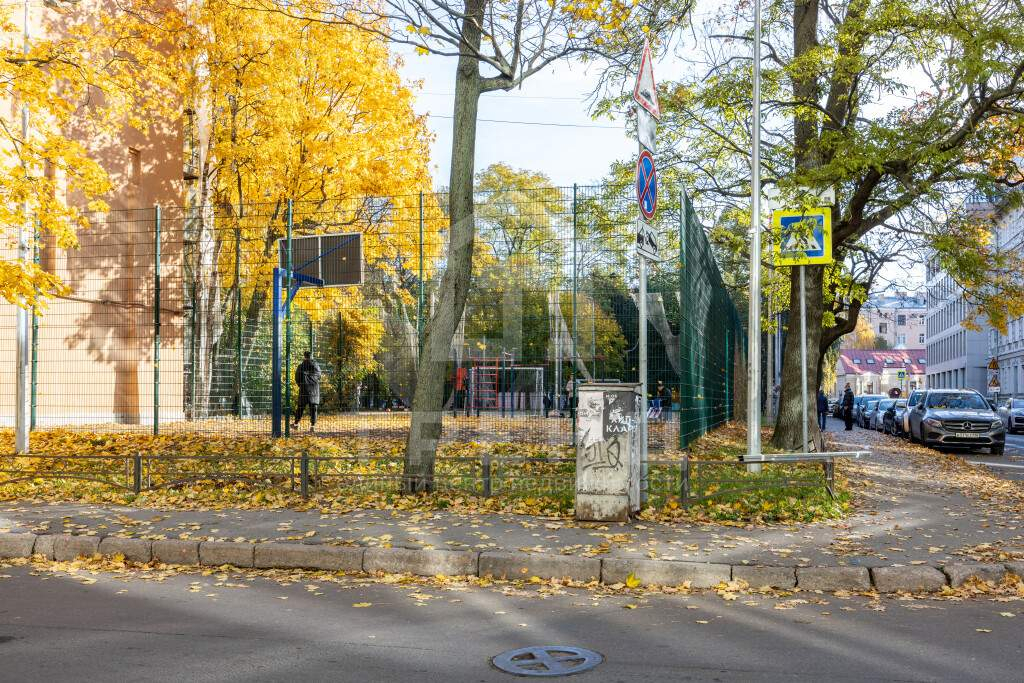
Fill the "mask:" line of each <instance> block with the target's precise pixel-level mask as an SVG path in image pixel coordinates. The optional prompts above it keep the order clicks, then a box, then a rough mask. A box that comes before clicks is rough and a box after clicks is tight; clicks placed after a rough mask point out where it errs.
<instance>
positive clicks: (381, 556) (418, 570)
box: [363, 548, 480, 576]
mask: <svg viewBox="0 0 1024 683" xmlns="http://www.w3.org/2000/svg"><path fill="white" fill-rule="evenodd" d="M479 560H480V553H477V552H466V551H463V550H412V549H409V548H367V549H366V554H365V555H363V571H365V572H368V573H370V574H372V573H374V572H386V573H388V574H416V575H418V576H435V575H437V574H443V575H446V576H477V575H478V571H479V566H480V564H479Z"/></svg>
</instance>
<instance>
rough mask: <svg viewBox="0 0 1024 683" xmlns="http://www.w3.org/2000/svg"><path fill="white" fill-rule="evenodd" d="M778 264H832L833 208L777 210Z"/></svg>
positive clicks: (776, 245)
mask: <svg viewBox="0 0 1024 683" xmlns="http://www.w3.org/2000/svg"><path fill="white" fill-rule="evenodd" d="M772 226H773V227H774V228H775V231H776V233H777V234H778V236H779V238H778V239H777V240H775V265H777V266H808V265H815V264H822V263H832V209H830V208H828V207H819V208H813V209H807V210H806V211H782V210H779V211H773V212H772Z"/></svg>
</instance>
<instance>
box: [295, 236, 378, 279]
mask: <svg viewBox="0 0 1024 683" xmlns="http://www.w3.org/2000/svg"><path fill="white" fill-rule="evenodd" d="M277 250H278V255H279V263H280V264H281V268H282V269H287V267H288V240H287V239H284V238H282V239H279V240H278V241H277ZM292 272H293V273H295V274H297V275H304V276H306V278H311V279H314V280H317V281H320V282H322V283H323V284H315V283H313V282H307V281H306V278H301V279H299V280H298V285H299V286H300V287H317V286H319V287H349V286H352V285H361V284H363V235H362V233H359V232H343V233H334V234H329V235H308V236H303V237H292Z"/></svg>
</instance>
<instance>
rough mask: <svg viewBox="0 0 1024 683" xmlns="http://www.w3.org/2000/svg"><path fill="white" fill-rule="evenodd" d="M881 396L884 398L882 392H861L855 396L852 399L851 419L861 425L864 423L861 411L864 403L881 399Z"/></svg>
mask: <svg viewBox="0 0 1024 683" xmlns="http://www.w3.org/2000/svg"><path fill="white" fill-rule="evenodd" d="M883 398H885V395H884V394H861V395H860V396H855V397H854V399H853V421H854V422H856V423H857V424H858V425H862V424H863V423H864V417H863V415H862V413H863V410H864V406H865V404H867V402H868V401H881V400H882V399H883Z"/></svg>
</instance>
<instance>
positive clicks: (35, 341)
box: [28, 223, 39, 431]
mask: <svg viewBox="0 0 1024 683" xmlns="http://www.w3.org/2000/svg"><path fill="white" fill-rule="evenodd" d="M32 262H33V263H34V264H36V265H37V266H38V265H39V224H38V223H37V224H36V226H35V230H34V238H33V240H32ZM35 292H36V296H39V290H38V289H36V290H35ZM31 384H32V397H31V400H30V403H31V407H30V410H29V419H28V428H29V431H35V428H36V399H37V398H38V396H37V392H38V387H39V315H38V314H37V313H36V307H35V306H34V305H33V306H32V380H31Z"/></svg>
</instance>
